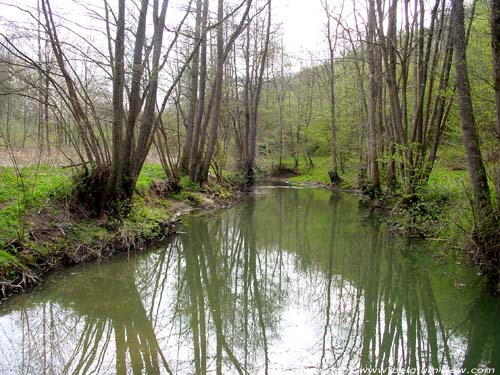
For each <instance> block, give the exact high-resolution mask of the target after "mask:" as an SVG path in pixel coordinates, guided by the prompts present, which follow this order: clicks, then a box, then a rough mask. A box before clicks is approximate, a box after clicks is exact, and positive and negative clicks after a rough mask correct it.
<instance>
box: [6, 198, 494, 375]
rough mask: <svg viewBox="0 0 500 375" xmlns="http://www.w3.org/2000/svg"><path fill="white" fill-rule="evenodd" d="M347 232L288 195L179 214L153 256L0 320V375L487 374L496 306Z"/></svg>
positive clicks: (391, 246)
mask: <svg viewBox="0 0 500 375" xmlns="http://www.w3.org/2000/svg"><path fill="white" fill-rule="evenodd" d="M361 218H362V215H361V214H360V212H359V209H358V208H357V204H356V201H355V200H354V199H352V198H351V197H348V196H343V195H329V194H328V193H326V192H323V191H317V190H301V189H271V190H266V191H265V193H264V194H259V193H257V194H256V195H255V196H254V197H251V198H249V199H248V201H246V202H244V203H242V204H240V205H239V206H238V207H236V208H233V209H231V210H228V211H225V212H222V213H218V214H215V215H210V216H204V215H192V216H190V217H188V218H186V220H185V223H184V228H183V232H185V233H183V234H180V235H179V236H177V237H176V238H175V239H173V240H172V241H171V242H170V243H169V244H168V246H166V248H165V249H162V250H157V251H152V252H151V253H149V254H142V255H140V256H137V257H130V258H127V257H124V258H122V259H114V260H113V261H111V262H109V263H107V264H102V265H87V266H85V267H79V268H75V269H72V270H69V271H68V272H65V273H63V274H60V275H55V276H54V277H53V278H52V282H49V283H48V284H49V285H46V286H45V287H44V288H42V289H41V290H40V291H37V292H35V293H32V294H30V295H27V296H19V297H18V298H15V299H13V300H11V301H9V302H8V303H7V304H6V305H4V306H2V307H1V308H0V345H1V347H2V350H1V354H0V373H16V374H109V373H116V374H134V375H135V374H193V373H194V374H208V373H216V374H232V373H234V374H280V373H297V374H298V373H300V374H308V373H311V374H335V373H347V372H349V373H357V372H359V371H360V369H361V368H366V367H369V368H387V367H389V366H392V367H400V368H407V367H409V368H417V369H424V368H438V367H439V368H455V367H461V366H466V367H468V368H472V367H478V366H492V367H495V366H496V365H497V364H498V362H499V360H500V345H499V344H500V323H499V320H498V319H497V317H498V312H499V311H498V310H499V305H498V302H497V300H496V299H494V298H492V297H489V296H488V295H486V294H484V293H479V289H478V288H473V287H469V288H468V289H467V288H466V289H465V290H457V289H456V288H454V287H453V282H452V281H451V279H450V276H449V275H443V273H442V269H443V267H446V265H445V264H444V265H443V264H437V263H435V262H432V261H431V260H430V259H429V255H428V253H427V252H426V251H425V249H421V248H420V247H419V246H416V245H408V246H403V245H402V244H400V243H398V242H397V241H395V240H394V239H393V238H391V237H390V236H389V235H388V234H387V231H386V229H385V228H384V226H383V225H382V224H380V223H378V222H366V221H363V220H362V219H361ZM460 272H462V273H463V272H466V271H463V270H462V271H460ZM452 304H454V305H452Z"/></svg>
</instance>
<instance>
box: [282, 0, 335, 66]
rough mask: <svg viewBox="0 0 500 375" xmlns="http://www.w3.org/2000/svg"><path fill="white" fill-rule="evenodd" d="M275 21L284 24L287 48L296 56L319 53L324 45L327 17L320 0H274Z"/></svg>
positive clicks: (284, 37)
mask: <svg viewBox="0 0 500 375" xmlns="http://www.w3.org/2000/svg"><path fill="white" fill-rule="evenodd" d="M274 3H275V6H274V14H275V17H274V18H275V21H277V22H278V23H282V24H283V39H284V44H285V47H286V50H287V51H288V52H289V53H290V54H291V55H292V56H294V57H306V56H307V54H308V52H314V53H317V52H318V51H320V50H321V49H322V48H321V45H324V43H325V39H324V28H325V26H324V25H325V21H326V17H325V14H324V11H323V9H322V8H321V2H320V0H274Z"/></svg>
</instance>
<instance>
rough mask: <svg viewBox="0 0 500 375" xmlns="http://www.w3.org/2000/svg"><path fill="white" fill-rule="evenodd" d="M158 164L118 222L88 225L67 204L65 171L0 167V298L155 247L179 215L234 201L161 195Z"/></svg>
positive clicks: (200, 191) (221, 190)
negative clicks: (78, 267) (60, 272)
mask: <svg viewBox="0 0 500 375" xmlns="http://www.w3.org/2000/svg"><path fill="white" fill-rule="evenodd" d="M164 180H165V175H164V173H163V170H162V168H161V166H160V165H146V166H145V168H144V170H143V172H142V174H141V176H140V178H139V181H138V184H137V189H136V194H135V197H134V200H133V206H132V210H131V213H130V215H129V216H128V217H127V219H125V220H120V221H116V220H115V221H113V220H109V219H107V218H101V219H99V218H95V217H92V216H90V215H89V214H88V213H87V212H85V210H83V209H81V208H79V207H78V205H75V203H74V202H73V201H72V194H73V192H72V188H73V177H72V171H71V170H69V169H63V168H59V167H52V166H46V165H42V166H37V167H25V168H21V169H18V170H16V169H14V168H13V167H0V288H1V289H0V297H1V298H5V297H7V296H8V295H10V294H12V293H16V292H21V291H24V290H26V289H28V288H30V287H32V286H34V285H37V284H38V283H40V282H41V281H42V280H43V275H44V274H45V273H47V272H49V271H51V270H53V269H55V268H58V267H62V266H67V265H72V264H77V263H81V262H85V261H90V260H100V259H104V258H106V257H109V256H110V255H112V254H114V253H116V252H121V251H128V250H133V249H139V250H140V249H143V248H144V247H145V245H147V244H150V243H151V242H154V241H159V240H162V239H164V238H166V237H168V236H170V235H171V234H172V233H173V232H174V226H175V224H176V223H177V222H178V220H179V219H178V216H179V215H180V214H182V213H184V212H187V211H190V210H192V209H195V208H206V209H210V208H216V207H220V206H224V205H229V204H230V203H231V202H232V201H233V200H234V190H233V189H232V187H231V186H230V185H220V184H215V183H212V184H207V185H206V186H204V187H203V188H200V187H199V186H197V185H195V184H193V183H192V182H190V181H189V179H187V178H186V179H183V180H182V190H181V191H180V192H179V193H168V194H166V193H164V192H163V191H162V189H161V182H162V181H164Z"/></svg>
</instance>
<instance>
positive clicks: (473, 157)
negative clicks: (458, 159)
mask: <svg viewBox="0 0 500 375" xmlns="http://www.w3.org/2000/svg"><path fill="white" fill-rule="evenodd" d="M452 22H453V34H454V38H453V39H454V42H453V43H454V47H455V71H456V86H457V94H458V97H457V99H458V106H459V112H460V122H461V125H462V135H463V140H464V145H465V151H466V154H467V166H468V170H469V179H470V185H471V189H472V193H473V202H472V203H473V207H472V208H473V212H474V214H475V223H474V225H475V228H474V239H475V241H476V242H477V245H478V251H479V253H478V258H479V261H480V262H481V263H482V264H483V265H484V266H485V268H486V270H487V271H488V273H489V276H490V278H491V280H492V281H493V282H494V284H495V285H496V286H497V287H498V282H499V276H500V272H499V267H500V257H499V255H500V254H499V252H500V249H499V248H498V244H499V243H500V242H499V238H498V237H499V235H498V223H497V220H496V218H495V216H494V212H493V207H492V205H491V199H490V191H489V187H488V180H487V176H486V169H485V167H484V163H483V158H482V155H481V148H480V144H479V135H478V132H477V129H476V124H475V118H474V111H473V105H472V97H471V88H470V82H469V75H468V68H467V58H466V35H465V26H464V4H463V0H453V1H452Z"/></svg>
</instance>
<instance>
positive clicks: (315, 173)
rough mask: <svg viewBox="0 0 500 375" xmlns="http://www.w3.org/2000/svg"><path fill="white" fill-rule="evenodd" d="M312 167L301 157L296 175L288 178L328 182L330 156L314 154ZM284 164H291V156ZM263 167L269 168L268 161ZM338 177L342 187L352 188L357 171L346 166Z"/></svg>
mask: <svg viewBox="0 0 500 375" xmlns="http://www.w3.org/2000/svg"><path fill="white" fill-rule="evenodd" d="M312 160H313V164H314V167H313V168H310V167H309V166H308V165H307V164H306V163H305V161H304V160H303V159H301V160H300V163H299V168H298V170H297V172H298V175H297V176H293V177H290V178H289V179H288V180H289V181H290V182H292V183H317V184H325V185H327V184H329V183H330V177H329V176H328V171H329V170H330V169H331V164H332V158H331V157H330V156H314V157H313V158H312ZM283 165H285V166H289V167H291V166H293V165H294V161H293V159H292V158H288V159H285V160H284V161H283ZM264 168H266V169H270V168H271V167H270V163H269V162H268V163H264ZM339 175H340V178H342V185H341V186H340V187H341V188H343V189H354V188H355V187H356V183H357V181H356V180H357V173H356V171H355V168H351V167H349V166H347V167H346V168H345V169H344V170H343V171H342V170H340V171H339Z"/></svg>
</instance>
